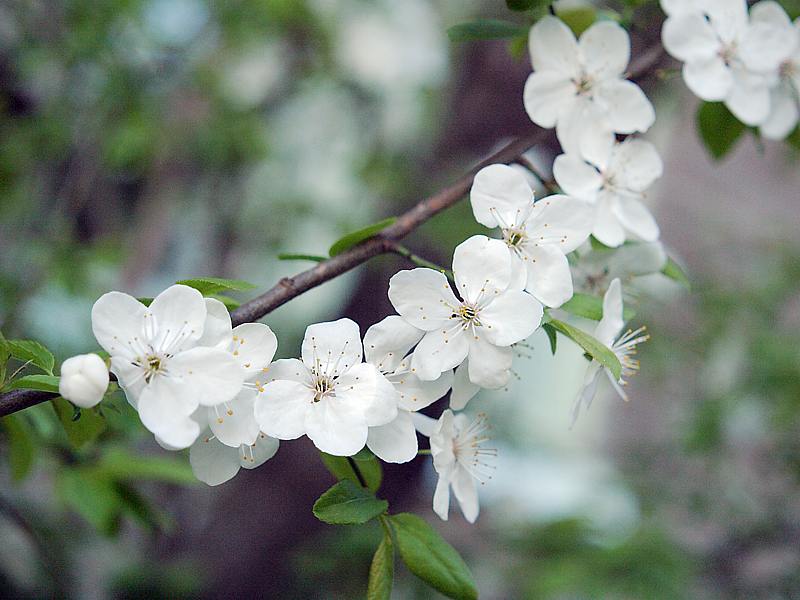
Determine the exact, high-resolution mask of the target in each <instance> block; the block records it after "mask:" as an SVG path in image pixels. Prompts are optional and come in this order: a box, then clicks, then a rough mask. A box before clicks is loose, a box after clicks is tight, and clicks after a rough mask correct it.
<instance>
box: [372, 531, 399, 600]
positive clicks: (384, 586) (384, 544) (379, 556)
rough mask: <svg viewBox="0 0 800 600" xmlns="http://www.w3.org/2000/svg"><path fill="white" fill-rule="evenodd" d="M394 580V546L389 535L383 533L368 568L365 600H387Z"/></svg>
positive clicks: (390, 594)
mask: <svg viewBox="0 0 800 600" xmlns="http://www.w3.org/2000/svg"><path fill="white" fill-rule="evenodd" d="M393 579H394V544H393V543H392V537H391V535H390V534H389V533H384V536H383V539H382V540H381V543H380V545H379V546H378V549H377V550H376V551H375V556H373V557H372V564H371V565H370V567H369V583H368V584H367V600H389V599H390V598H391V596H392V580H393Z"/></svg>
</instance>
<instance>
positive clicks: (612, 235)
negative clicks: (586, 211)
mask: <svg viewBox="0 0 800 600" xmlns="http://www.w3.org/2000/svg"><path fill="white" fill-rule="evenodd" d="M592 235H594V237H596V238H597V239H598V240H599V241H600V242H602V243H603V244H605V245H606V246H609V247H611V248H616V247H617V246H621V245H622V244H623V243H624V242H625V230H624V229H623V228H622V224H621V223H620V222H619V219H618V218H617V214H616V212H615V211H614V210H613V202H612V201H611V200H610V199H609V198H607V197H604V196H603V195H601V197H600V199H599V200H598V202H597V207H596V209H595V213H594V229H592Z"/></svg>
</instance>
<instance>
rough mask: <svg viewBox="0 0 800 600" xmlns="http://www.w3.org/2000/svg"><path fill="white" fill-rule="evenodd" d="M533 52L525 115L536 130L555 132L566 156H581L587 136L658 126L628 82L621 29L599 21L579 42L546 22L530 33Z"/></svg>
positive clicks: (645, 102) (558, 23)
mask: <svg viewBox="0 0 800 600" xmlns="http://www.w3.org/2000/svg"><path fill="white" fill-rule="evenodd" d="M529 49H530V56H531V64H532V65H533V73H532V74H531V75H530V76H529V77H528V81H527V82H526V83H525V92H524V102H525V109H526V110H527V111H528V115H529V116H530V118H531V120H533V122H534V123H536V124H537V125H539V126H541V127H545V128H550V127H555V128H556V134H557V135H558V141H559V142H560V143H561V147H562V148H563V149H564V151H565V152H576V151H578V149H579V147H580V142H581V139H582V138H583V137H584V136H587V135H588V136H590V137H591V135H593V134H595V133H597V132H601V131H603V130H606V129H610V130H612V131H614V132H616V133H626V134H627V133H634V132H637V131H641V132H643V131H647V130H648V129H649V128H650V126H651V125H652V124H653V122H654V121H655V111H654V110H653V105H652V104H650V101H649V100H648V99H647V97H646V96H645V95H644V93H643V92H642V90H641V89H640V88H639V86H637V85H636V84H635V83H633V82H631V81H628V80H626V79H625V78H624V72H625V69H626V68H627V66H628V62H629V60H630V51H631V49H630V38H629V37H628V33H627V32H626V31H625V30H624V29H623V28H622V27H620V26H619V25H617V24H616V23H614V22H612V21H598V22H597V23H595V24H594V25H592V26H591V27H589V29H587V30H586V31H585V32H584V33H583V34H582V35H581V37H580V40H576V39H575V35H574V34H573V33H572V31H571V30H570V28H569V27H567V26H566V25H565V24H564V23H563V22H562V21H560V20H559V19H557V18H555V17H551V16H547V17H544V18H543V19H540V20H539V21H538V22H537V23H536V25H534V26H533V27H532V28H531V31H530V37H529Z"/></svg>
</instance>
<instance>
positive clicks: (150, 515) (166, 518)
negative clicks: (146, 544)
mask: <svg viewBox="0 0 800 600" xmlns="http://www.w3.org/2000/svg"><path fill="white" fill-rule="evenodd" d="M114 487H115V490H116V492H117V494H118V495H119V498H120V502H121V503H122V507H123V510H124V512H125V513H126V514H128V515H130V516H131V517H132V518H134V519H135V520H136V521H138V522H139V523H140V524H141V525H142V526H143V527H146V528H148V529H150V530H152V531H163V532H166V533H171V532H172V531H174V530H175V520H174V519H173V518H172V517H171V516H170V515H169V513H167V512H165V511H163V510H161V509H160V508H159V507H157V506H156V505H155V504H154V503H152V502H150V501H149V500H148V499H147V498H146V497H145V496H143V495H142V494H140V493H139V492H138V491H136V489H135V488H134V487H133V486H132V485H129V484H127V483H120V482H119V481H117V482H115V484H114Z"/></svg>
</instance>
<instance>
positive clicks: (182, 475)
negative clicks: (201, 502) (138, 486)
mask: <svg viewBox="0 0 800 600" xmlns="http://www.w3.org/2000/svg"><path fill="white" fill-rule="evenodd" d="M84 412H85V411H84ZM93 472H95V473H96V474H98V475H102V476H104V477H108V478H111V479H114V480H115V481H140V480H146V481H163V482H166V483H175V484H180V485H195V484H197V483H198V481H197V478H196V477H195V476H194V475H193V474H192V469H191V467H190V466H189V463H188V462H186V461H185V460H181V459H178V458H166V457H161V456H142V455H141V454H136V455H134V454H128V453H127V452H126V451H125V450H123V449H122V448H110V449H109V450H107V451H106V452H105V453H104V454H103V456H102V457H101V458H100V460H99V461H98V463H97V466H95V467H93Z"/></svg>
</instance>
